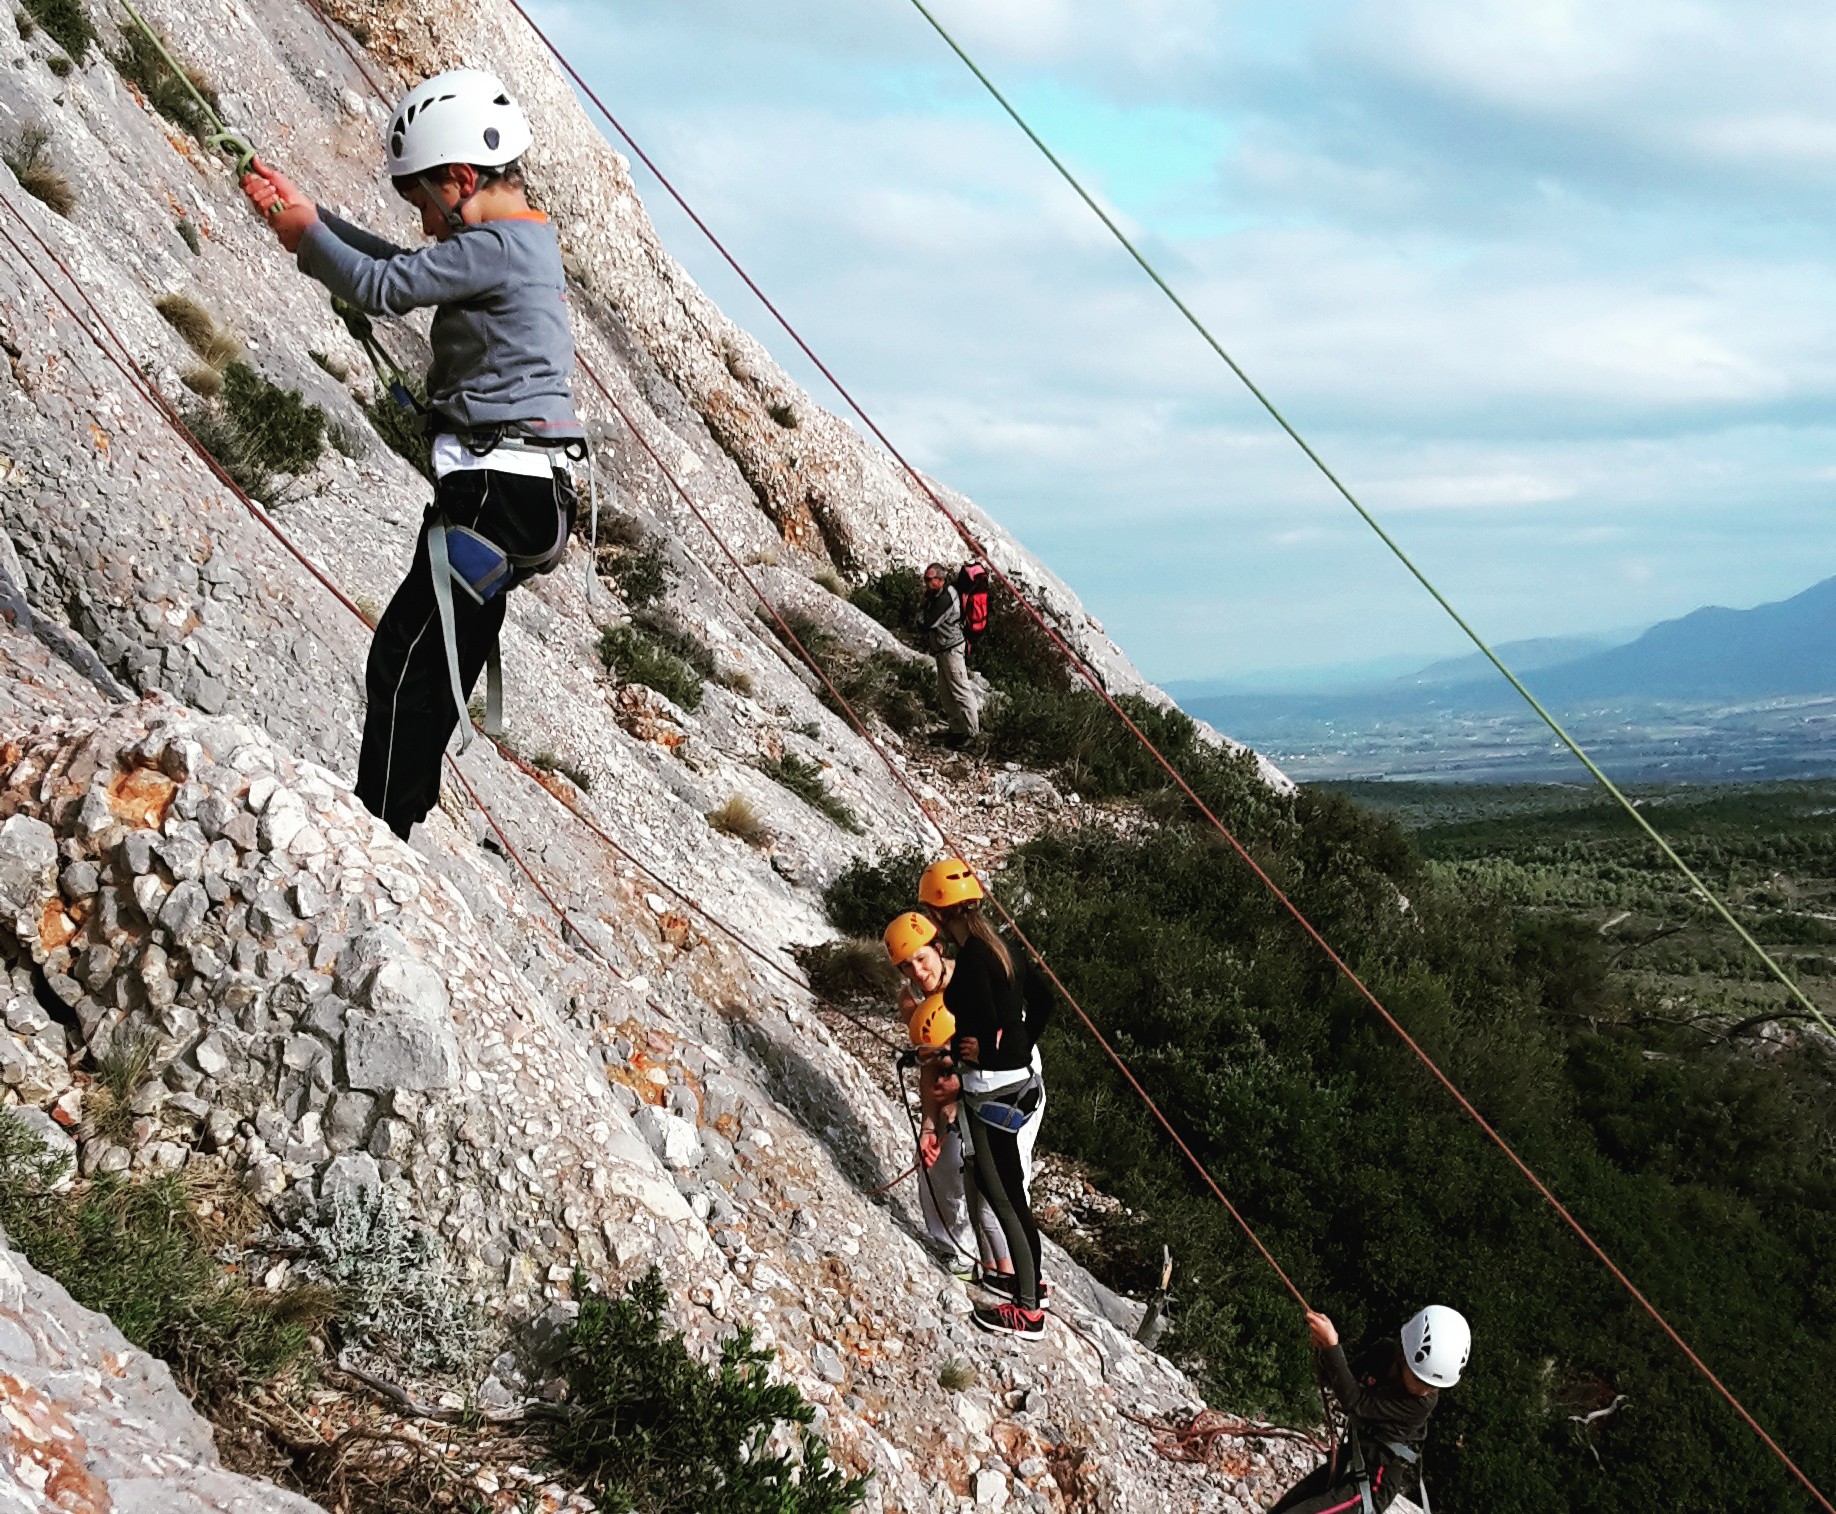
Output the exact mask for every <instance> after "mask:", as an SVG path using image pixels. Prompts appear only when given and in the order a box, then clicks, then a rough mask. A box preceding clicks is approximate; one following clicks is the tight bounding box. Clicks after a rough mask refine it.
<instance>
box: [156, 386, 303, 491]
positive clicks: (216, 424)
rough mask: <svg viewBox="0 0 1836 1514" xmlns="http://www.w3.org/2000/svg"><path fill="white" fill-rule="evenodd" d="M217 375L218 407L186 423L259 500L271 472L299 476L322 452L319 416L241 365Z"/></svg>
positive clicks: (293, 391)
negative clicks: (220, 382)
mask: <svg viewBox="0 0 1836 1514" xmlns="http://www.w3.org/2000/svg"><path fill="white" fill-rule="evenodd" d="M222 375H223V385H222V400H221V406H220V408H213V409H209V410H204V409H200V410H198V411H195V412H193V413H192V414H190V415H188V416H187V417H186V424H187V425H189V426H190V427H191V429H192V431H193V432H194V433H195V434H196V436H197V438H198V440H199V441H201V442H203V444H204V446H205V447H206V449H208V451H209V452H210V454H211V455H212V456H213V457H215V458H216V460H217V461H218V462H219V463H221V464H222V465H223V468H224V471H225V472H227V473H228V474H229V476H230V477H231V478H233V479H235V480H236V482H237V483H238V484H240V485H241V486H242V488H243V489H244V490H246V491H247V492H248V493H250V494H253V495H255V496H256V497H257V498H265V497H266V496H267V495H268V494H269V493H271V492H272V489H273V486H274V475H275V474H276V473H292V474H298V473H303V472H305V471H306V470H307V469H308V468H310V467H311V466H312V465H313V464H314V463H315V462H317V461H318V459H319V455H320V454H321V453H322V452H323V451H324V450H325V426H326V416H325V412H324V411H323V410H321V409H320V408H319V407H318V406H317V405H313V404H308V403H307V402H306V400H305V399H304V398H303V397H302V396H301V394H300V392H299V390H297V389H282V388H281V387H280V386H279V385H278V384H273V383H270V382H269V381H268V380H267V379H265V378H263V377H262V376H261V375H260V374H259V373H257V372H256V371H255V370H254V369H253V368H251V367H250V366H249V365H248V364H247V363H244V362H234V363H229V364H227V365H225V367H224V368H223V370H222Z"/></svg>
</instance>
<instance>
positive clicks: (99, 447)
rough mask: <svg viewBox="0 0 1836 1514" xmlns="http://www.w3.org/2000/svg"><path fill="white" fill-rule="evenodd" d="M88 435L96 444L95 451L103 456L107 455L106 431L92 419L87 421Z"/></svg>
mask: <svg viewBox="0 0 1836 1514" xmlns="http://www.w3.org/2000/svg"><path fill="white" fill-rule="evenodd" d="M89 435H90V438H91V439H92V440H93V441H94V442H95V444H96V451H98V452H100V453H101V454H102V455H103V456H104V457H107V456H108V433H107V432H106V431H104V430H103V429H102V428H101V427H100V426H98V425H97V424H96V423H95V422H94V421H91V422H90V423H89Z"/></svg>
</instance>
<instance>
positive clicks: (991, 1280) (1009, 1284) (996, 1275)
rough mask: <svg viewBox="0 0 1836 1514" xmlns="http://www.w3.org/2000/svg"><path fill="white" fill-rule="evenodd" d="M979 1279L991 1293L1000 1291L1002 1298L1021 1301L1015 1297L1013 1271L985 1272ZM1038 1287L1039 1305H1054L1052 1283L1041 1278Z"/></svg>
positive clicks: (1042, 1307)
mask: <svg viewBox="0 0 1836 1514" xmlns="http://www.w3.org/2000/svg"><path fill="white" fill-rule="evenodd" d="M977 1281H978V1282H979V1283H980V1284H981V1286H982V1287H984V1288H986V1289H987V1290H988V1291H989V1292H990V1293H998V1294H1000V1295H1001V1297H1002V1298H1005V1299H1013V1300H1014V1302H1015V1303H1018V1302H1019V1300H1018V1299H1017V1298H1014V1292H1015V1288H1014V1275H1013V1273H1011V1272H984V1273H983V1274H982V1275H981V1277H980V1278H979V1279H977ZM1038 1287H1039V1307H1040V1308H1041V1309H1050V1308H1051V1307H1052V1285H1051V1284H1050V1283H1048V1282H1047V1281H1046V1280H1045V1279H1044V1278H1040V1279H1039V1283H1038Z"/></svg>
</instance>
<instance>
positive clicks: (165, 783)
mask: <svg viewBox="0 0 1836 1514" xmlns="http://www.w3.org/2000/svg"><path fill="white" fill-rule="evenodd" d="M177 790H178V785H177V784H176V783H174V782H173V781H172V780H171V779H170V778H168V777H167V776H166V775H165V774H164V773H162V772H160V770H159V769H158V768H129V769H128V770H127V771H126V772H125V773H120V774H118V775H116V778H115V781H114V782H113V783H111V784H109V786H108V807H109V809H110V811H112V812H113V814H114V816H115V818H116V819H117V820H120V821H121V822H122V823H123V824H125V825H133V826H138V827H140V828H141V829H142V830H158V829H159V828H160V826H162V825H164V824H165V822H166V807H167V806H168V805H170V804H171V803H172V796H173V794H174V793H175V792H177Z"/></svg>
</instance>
